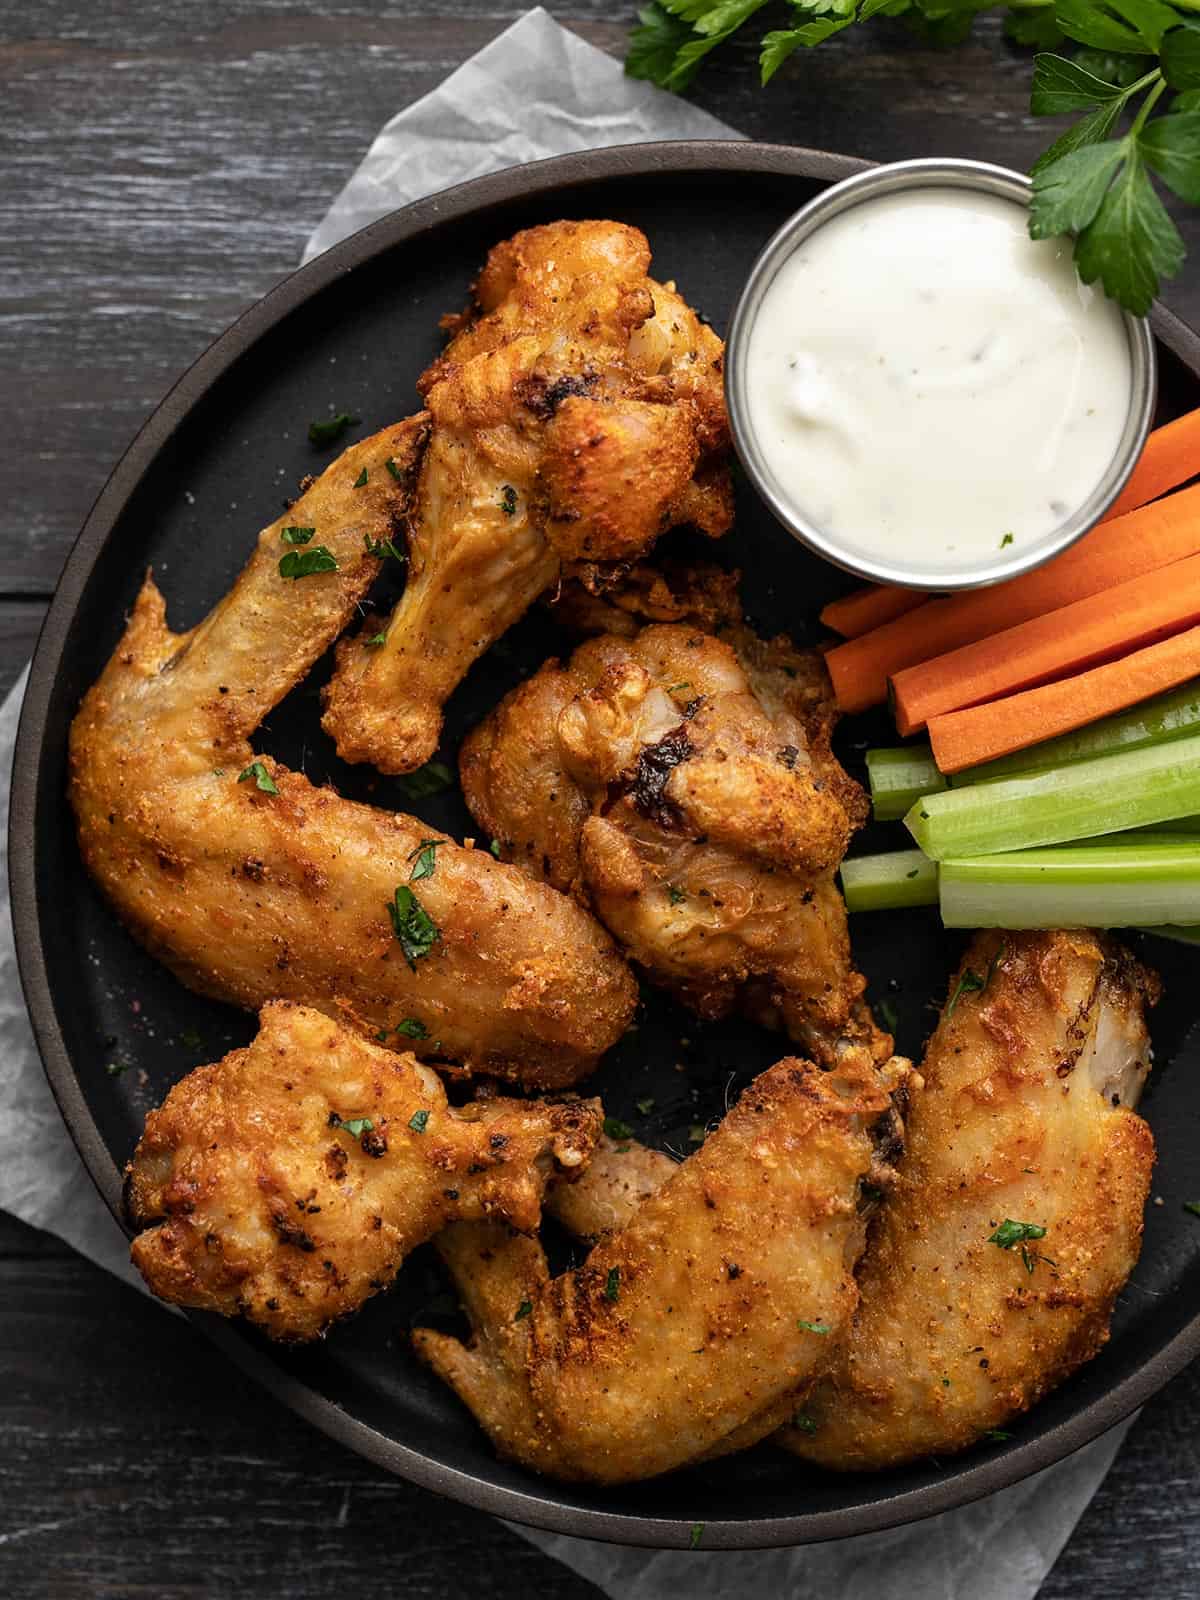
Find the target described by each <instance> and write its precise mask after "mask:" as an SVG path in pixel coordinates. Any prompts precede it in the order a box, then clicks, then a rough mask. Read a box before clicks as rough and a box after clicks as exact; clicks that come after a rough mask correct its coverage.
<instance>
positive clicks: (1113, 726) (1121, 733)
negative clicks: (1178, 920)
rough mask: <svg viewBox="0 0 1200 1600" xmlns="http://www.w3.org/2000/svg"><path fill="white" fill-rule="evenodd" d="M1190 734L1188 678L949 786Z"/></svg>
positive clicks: (1195, 719)
mask: <svg viewBox="0 0 1200 1600" xmlns="http://www.w3.org/2000/svg"><path fill="white" fill-rule="evenodd" d="M1192 733H1200V679H1193V680H1192V681H1191V682H1190V683H1185V684H1183V685H1182V686H1181V687H1180V688H1178V689H1172V690H1170V692H1169V693H1167V694H1160V695H1156V696H1155V697H1154V699H1153V700H1143V701H1142V703H1141V705H1137V706H1132V707H1131V708H1130V709H1129V710H1128V711H1120V712H1117V713H1116V714H1115V715H1114V716H1111V717H1104V718H1102V719H1101V721H1099V722H1092V723H1089V724H1088V726H1087V727H1086V728H1078V729H1076V731H1075V732H1074V733H1063V734H1059V735H1058V737H1057V738H1054V739H1046V740H1045V741H1044V742H1043V743H1042V744H1035V745H1031V746H1030V747H1029V748H1028V749H1027V750H1016V751H1014V752H1013V754H1012V755H1010V756H1000V757H998V758H997V760H995V761H985V762H983V763H982V764H981V765H980V766H978V767H970V768H968V769H967V770H966V771H965V772H959V773H956V774H955V776H954V777H953V778H951V779H950V784H951V787H952V788H959V787H961V786H962V785H964V784H968V783H988V782H990V781H991V780H992V779H993V778H1010V777H1013V776H1015V775H1016V774H1018V773H1023V772H1044V771H1046V770H1047V768H1049V767H1061V766H1065V765H1066V764H1067V762H1069V761H1088V760H1090V759H1091V758H1092V757H1093V756H1107V755H1115V754H1116V752H1117V751H1118V750H1140V749H1142V748H1143V747H1144V746H1146V745H1152V744H1163V743H1164V742H1165V741H1166V740H1168V739H1182V738H1186V737H1187V735H1188V734H1192ZM868 759H869V758H868Z"/></svg>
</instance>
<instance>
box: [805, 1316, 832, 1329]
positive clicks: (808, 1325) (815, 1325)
mask: <svg viewBox="0 0 1200 1600" xmlns="http://www.w3.org/2000/svg"><path fill="white" fill-rule="evenodd" d="M796 1326H797V1327H798V1328H799V1329H800V1330H801V1332H802V1333H832V1332H833V1329H832V1328H831V1327H830V1325H829V1323H827V1322H808V1321H806V1320H805V1318H804V1317H797V1318H796Z"/></svg>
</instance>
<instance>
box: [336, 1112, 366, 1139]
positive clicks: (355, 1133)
mask: <svg viewBox="0 0 1200 1600" xmlns="http://www.w3.org/2000/svg"><path fill="white" fill-rule="evenodd" d="M329 1126H330V1127H331V1128H345V1130H346V1132H347V1133H348V1134H349V1135H350V1137H351V1138H352V1139H361V1138H362V1136H363V1134H364V1133H373V1132H374V1131H375V1124H374V1123H373V1122H372V1121H371V1119H370V1117H339V1116H338V1114H337V1112H336V1111H332V1112H330V1114H329Z"/></svg>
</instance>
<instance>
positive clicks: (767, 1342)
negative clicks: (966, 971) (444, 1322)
mask: <svg viewBox="0 0 1200 1600" xmlns="http://www.w3.org/2000/svg"><path fill="white" fill-rule="evenodd" d="M890 1117H891V1101H890V1099H889V1097H888V1093H887V1089H886V1087H885V1085H884V1079H883V1078H882V1077H881V1076H880V1075H879V1073H878V1072H877V1071H876V1070H875V1066H874V1063H873V1062H872V1061H871V1060H870V1058H869V1057H868V1055H867V1053H866V1052H865V1051H862V1050H855V1051H851V1052H849V1053H848V1054H847V1057H846V1059H845V1061H844V1063H843V1067H842V1068H841V1069H839V1070H838V1071H836V1072H822V1071H819V1070H818V1069H817V1068H815V1067H814V1066H812V1065H811V1064H809V1063H802V1062H799V1061H796V1060H786V1061H782V1062H780V1063H779V1064H778V1065H777V1066H774V1067H772V1068H771V1069H770V1070H769V1071H767V1072H765V1073H763V1074H762V1075H761V1076H760V1077H759V1078H757V1079H756V1080H755V1082H754V1083H752V1084H751V1085H750V1087H749V1088H748V1089H747V1090H746V1092H745V1094H744V1095H743V1096H742V1098H741V1100H740V1101H739V1102H738V1104H737V1105H736V1106H735V1107H734V1108H733V1109H732V1110H731V1111H730V1112H729V1113H728V1114H727V1115H726V1117H725V1119H724V1121H723V1122H722V1123H721V1124H720V1126H719V1127H718V1128H717V1129H716V1131H715V1132H714V1133H712V1134H711V1135H710V1136H709V1138H708V1140H707V1141H706V1142H705V1144H704V1145H703V1147H702V1148H701V1149H700V1150H698V1151H697V1152H696V1153H695V1154H694V1155H692V1156H690V1157H689V1158H688V1159H687V1160H686V1161H684V1162H683V1163H681V1164H680V1165H679V1166H678V1167H676V1168H675V1169H674V1170H673V1171H672V1172H671V1173H670V1174H669V1175H668V1176H667V1179H666V1182H665V1183H663V1184H662V1186H661V1188H659V1189H658V1190H657V1192H656V1193H654V1194H652V1195H651V1196H650V1197H649V1198H648V1199H646V1200H644V1201H643V1202H642V1203H641V1204H640V1205H639V1206H638V1207H637V1209H636V1210H635V1211H634V1213H633V1215H632V1217H631V1218H630V1220H629V1221H628V1222H627V1223H626V1224H625V1225H624V1226H623V1227H621V1228H619V1229H617V1230H616V1231H613V1232H609V1233H606V1234H605V1235H604V1236H603V1237H602V1238H601V1240H600V1242H599V1243H598V1244H597V1245H596V1246H595V1248H594V1249H593V1250H592V1252H591V1254H590V1255H589V1256H588V1258H587V1261H586V1262H585V1263H584V1265H583V1266H581V1267H579V1268H578V1269H576V1270H575V1271H573V1272H568V1273H565V1274H564V1275H563V1276H561V1277H559V1278H554V1279H551V1278H549V1276H548V1274H547V1268H546V1262H545V1257H544V1256H543V1254H542V1252H541V1248H540V1246H539V1245H538V1244H537V1243H536V1242H535V1241H533V1240H529V1239H521V1238H513V1237H511V1236H510V1235H509V1234H508V1233H507V1232H506V1230H505V1229H503V1228H501V1227H499V1226H497V1225H490V1224H483V1225H476V1226H470V1225H465V1224H464V1225H456V1226H454V1227H451V1228H449V1229H447V1230H446V1232H445V1233H443V1234H442V1235H441V1236H440V1237H439V1240H438V1248H439V1249H440V1251H441V1253H442V1255H443V1258H444V1259H445V1260H446V1262H447V1264H448V1265H449V1267H450V1269H451V1271H452V1273H453V1274H454V1277H455V1279H456V1282H457V1284H458V1288H459V1292H460V1295H461V1297H462V1299H463V1303H464V1306H465V1308H466V1310H467V1313H468V1315H469V1316H470V1318H471V1322H472V1325H473V1328H474V1330H475V1337H474V1341H473V1343H472V1344H470V1345H463V1344H461V1343H460V1342H459V1341H458V1340H456V1339H453V1338H450V1337H448V1336H446V1335H444V1334H441V1333H437V1332H435V1331H433V1330H432V1329H428V1328H418V1329H416V1330H414V1334H413V1338H414V1343H415V1345H416V1348H417V1351H418V1353H419V1354H420V1355H421V1356H422V1357H423V1359H425V1360H426V1361H428V1362H429V1363H430V1365H431V1366H432V1367H433V1368H434V1370H435V1371H436V1372H437V1373H438V1374H439V1375H440V1376H441V1377H443V1378H444V1379H445V1380H446V1381H447V1382H448V1383H450V1384H452V1385H453V1387H454V1388H455V1390H456V1391H457V1392H458V1394H459V1396H460V1397H461V1398H462V1399H463V1400H464V1401H465V1403H466V1404H467V1405H468V1406H469V1407H470V1408H471V1410H472V1411H473V1412H474V1413H475V1415H476V1417H477V1418H478V1420H479V1421H480V1423H481V1424H482V1425H483V1427H484V1428H485V1429H486V1430H487V1432H488V1434H489V1435H490V1436H491V1438H492V1441H493V1443H494V1444H495V1445H496V1447H497V1449H498V1450H500V1451H501V1453H502V1454H504V1455H508V1456H512V1457H514V1458H515V1459H517V1460H518V1461H521V1462H522V1463H524V1464H525V1465H526V1466H529V1467H532V1468H534V1469H535V1470H536V1471H539V1472H544V1473H548V1474H550V1475H552V1476H555V1477H561V1478H567V1479H578V1480H587V1481H591V1482H596V1483H618V1482H625V1481H630V1480H633V1479H639V1478H648V1477H653V1476H655V1475H656V1474H658V1473H662V1472H668V1471H670V1470H672V1469H673V1468H675V1467H679V1466H682V1465H684V1464H685V1463H686V1462H689V1461H693V1460H696V1459H698V1458H700V1457H702V1456H704V1455H706V1454H708V1453H710V1452H711V1451H712V1450H713V1449H714V1448H716V1447H718V1446H719V1444H720V1442H721V1441H722V1440H723V1439H725V1438H726V1437H727V1436H729V1435H730V1434H733V1433H735V1432H740V1433H742V1434H745V1435H746V1438H745V1441H744V1442H746V1443H750V1442H752V1439H751V1437H750V1436H749V1434H750V1429H749V1427H748V1425H749V1424H751V1423H753V1422H755V1421H756V1420H757V1422H758V1428H759V1431H758V1432H757V1433H756V1434H755V1435H754V1436H755V1437H761V1434H762V1432H765V1431H766V1430H767V1429H769V1428H770V1427H772V1426H773V1425H774V1424H775V1422H777V1420H778V1417H777V1414H776V1412H775V1410H774V1409H772V1408H773V1407H774V1406H775V1404H776V1402H778V1401H779V1400H780V1398H781V1397H783V1396H785V1395H787V1394H788V1393H789V1392H790V1391H791V1390H793V1389H794V1388H795V1387H796V1386H797V1384H799V1383H801V1382H802V1381H804V1380H805V1379H806V1378H808V1377H811V1376H812V1375H813V1374H814V1373H815V1372H818V1371H820V1370H822V1369H823V1367H824V1365H825V1364H826V1363H827V1362H828V1360H829V1359H830V1355H831V1352H832V1351H833V1350H834V1349H835V1348H836V1341H837V1339H838V1338H839V1337H840V1335H841V1334H842V1333H843V1332H844V1330H845V1329H846V1328H847V1327H848V1325H849V1321H850V1318H851V1316H852V1314H853V1310H854V1306H855V1303H856V1300H857V1291H856V1288H855V1284H854V1276H853V1269H854V1263H855V1261H856V1260H857V1257H858V1254H859V1252H860V1251H861V1249H862V1243H863V1237H864V1233H865V1224H864V1221H863V1217H862V1213H861V1210H860V1207H859V1199H860V1185H861V1184H862V1182H863V1181H864V1180H866V1179H868V1178H869V1175H870V1174H871V1172H872V1171H873V1170H874V1168H875V1166H876V1141H875V1137H874V1132H875V1130H876V1128H877V1126H878V1125H880V1124H883V1125H884V1126H886V1127H888V1128H889V1129H890V1126H891V1123H890ZM518 1313H521V1314H520V1315H518ZM806 1323H808V1324H816V1331H814V1330H813V1329H812V1328H811V1327H806V1326H804V1325H803V1324H806ZM822 1329H827V1330H828V1331H827V1332H822V1331H820V1330H822Z"/></svg>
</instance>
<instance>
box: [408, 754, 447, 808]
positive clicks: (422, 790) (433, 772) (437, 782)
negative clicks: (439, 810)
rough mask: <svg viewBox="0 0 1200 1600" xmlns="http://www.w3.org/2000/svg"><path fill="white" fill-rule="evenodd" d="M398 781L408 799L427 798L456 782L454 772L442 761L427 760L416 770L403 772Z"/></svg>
mask: <svg viewBox="0 0 1200 1600" xmlns="http://www.w3.org/2000/svg"><path fill="white" fill-rule="evenodd" d="M396 782H397V784H398V785H399V787H400V793H401V794H402V795H403V796H404V798H405V799H406V800H425V799H428V797H429V796H430V795H433V794H441V793H442V791H443V790H444V789H448V788H449V787H450V785H451V784H452V783H453V782H454V774H453V773H452V772H451V771H450V768H449V767H448V766H446V765H445V763H444V762H442V761H427V762H426V763H425V765H424V766H423V767H418V768H417V770H416V771H415V772H405V773H403V774H402V775H401V776H400V777H399V778H397V779H396Z"/></svg>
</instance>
